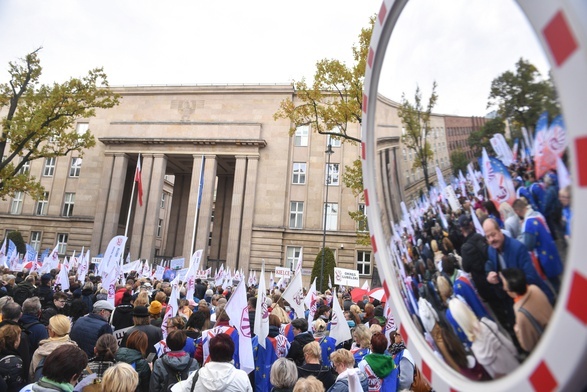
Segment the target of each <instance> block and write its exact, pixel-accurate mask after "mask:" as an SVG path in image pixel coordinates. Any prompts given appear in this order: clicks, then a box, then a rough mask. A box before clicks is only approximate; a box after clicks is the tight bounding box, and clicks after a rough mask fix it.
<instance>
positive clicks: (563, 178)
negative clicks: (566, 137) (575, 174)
mask: <svg viewBox="0 0 587 392" xmlns="http://www.w3.org/2000/svg"><path fill="white" fill-rule="evenodd" d="M556 174H557V176H558V186H559V189H564V188H566V187H567V186H569V185H571V176H570V175H569V171H568V170H567V167H566V166H565V163H564V162H563V160H562V159H560V158H559V157H557V158H556Z"/></svg>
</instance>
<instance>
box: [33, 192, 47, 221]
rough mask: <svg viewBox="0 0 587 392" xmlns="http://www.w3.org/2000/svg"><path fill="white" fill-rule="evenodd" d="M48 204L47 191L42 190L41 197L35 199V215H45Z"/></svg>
mask: <svg viewBox="0 0 587 392" xmlns="http://www.w3.org/2000/svg"><path fill="white" fill-rule="evenodd" d="M48 205H49V192H43V198H42V199H39V200H38V201H37V207H36V208H35V215H41V216H42V215H47V206H48Z"/></svg>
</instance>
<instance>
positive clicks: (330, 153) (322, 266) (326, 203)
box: [320, 143, 334, 292]
mask: <svg viewBox="0 0 587 392" xmlns="http://www.w3.org/2000/svg"><path fill="white" fill-rule="evenodd" d="M324 152H325V153H326V155H328V164H327V165H326V200H325V201H324V231H323V234H322V263H321V265H320V292H322V287H323V284H324V254H325V253H326V252H325V248H326V217H327V212H328V185H330V156H331V155H332V154H333V153H334V151H332V144H331V143H328V149H327V150H326V151H324Z"/></svg>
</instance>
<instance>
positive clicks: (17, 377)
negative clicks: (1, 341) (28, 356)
mask: <svg viewBox="0 0 587 392" xmlns="http://www.w3.org/2000/svg"><path fill="white" fill-rule="evenodd" d="M24 374H26V372H23V367H22V359H21V358H20V357H19V355H18V353H17V352H16V351H15V352H10V351H2V352H1V353H0V377H2V378H3V379H4V381H6V385H7V387H8V389H7V391H8V392H18V391H20V389H21V388H22V387H24V386H25V385H26V384H27V383H26V379H25V378H24V376H23V375H24Z"/></svg>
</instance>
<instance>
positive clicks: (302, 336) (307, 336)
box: [294, 332, 314, 347]
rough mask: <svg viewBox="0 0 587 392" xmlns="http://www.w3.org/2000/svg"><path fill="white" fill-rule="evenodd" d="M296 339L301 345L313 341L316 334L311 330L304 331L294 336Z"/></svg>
mask: <svg viewBox="0 0 587 392" xmlns="http://www.w3.org/2000/svg"><path fill="white" fill-rule="evenodd" d="M294 340H295V341H296V342H298V343H299V344H300V345H302V347H303V346H305V345H306V344H308V343H311V342H313V341H314V335H312V334H311V333H310V332H303V333H299V334H297V335H296V336H295V337H294Z"/></svg>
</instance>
